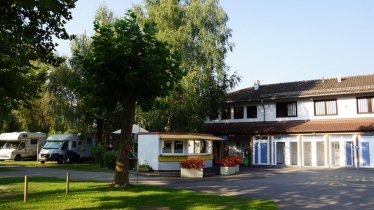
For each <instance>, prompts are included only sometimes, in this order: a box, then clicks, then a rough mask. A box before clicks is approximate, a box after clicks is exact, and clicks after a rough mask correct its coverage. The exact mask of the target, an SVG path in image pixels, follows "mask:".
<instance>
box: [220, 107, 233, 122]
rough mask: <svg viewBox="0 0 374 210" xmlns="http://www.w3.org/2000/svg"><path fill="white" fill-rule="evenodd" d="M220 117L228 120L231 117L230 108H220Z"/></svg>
mask: <svg viewBox="0 0 374 210" xmlns="http://www.w3.org/2000/svg"><path fill="white" fill-rule="evenodd" d="M221 119H222V120H229V119H231V108H223V109H221Z"/></svg>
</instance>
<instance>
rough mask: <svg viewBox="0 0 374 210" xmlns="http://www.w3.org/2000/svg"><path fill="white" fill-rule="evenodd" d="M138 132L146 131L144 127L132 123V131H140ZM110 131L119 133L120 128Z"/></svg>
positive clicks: (134, 132)
mask: <svg viewBox="0 0 374 210" xmlns="http://www.w3.org/2000/svg"><path fill="white" fill-rule="evenodd" d="M140 132H148V131H147V130H146V129H144V128H142V127H140V126H139V125H136V124H133V125H132V133H133V134H136V133H140ZM112 133H113V134H121V129H119V130H116V131H114V132H112Z"/></svg>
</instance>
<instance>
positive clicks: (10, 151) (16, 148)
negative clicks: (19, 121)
mask: <svg viewBox="0 0 374 210" xmlns="http://www.w3.org/2000/svg"><path fill="white" fill-rule="evenodd" d="M46 136H47V135H46V134H45V133H40V132H37V133H32V132H13V133H2V134H0V141H1V142H2V147H1V149H0V160H15V161H18V160H21V159H28V158H30V159H31V158H35V159H36V157H37V155H38V152H39V151H40V150H41V147H42V146H43V145H44V143H45V142H46V140H45V139H46Z"/></svg>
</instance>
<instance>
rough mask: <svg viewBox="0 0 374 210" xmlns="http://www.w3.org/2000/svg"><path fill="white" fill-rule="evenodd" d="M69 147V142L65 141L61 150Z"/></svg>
mask: <svg viewBox="0 0 374 210" xmlns="http://www.w3.org/2000/svg"><path fill="white" fill-rule="evenodd" d="M67 149H68V142H67V141H65V142H64V144H63V145H62V147H61V150H67Z"/></svg>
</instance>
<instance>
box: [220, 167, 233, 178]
mask: <svg viewBox="0 0 374 210" xmlns="http://www.w3.org/2000/svg"><path fill="white" fill-rule="evenodd" d="M219 169H220V170H219V172H220V174H221V175H224V176H228V175H233V174H236V166H221V167H220V168H219Z"/></svg>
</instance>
